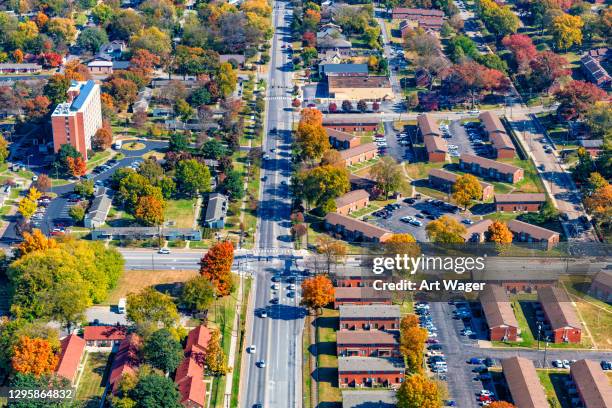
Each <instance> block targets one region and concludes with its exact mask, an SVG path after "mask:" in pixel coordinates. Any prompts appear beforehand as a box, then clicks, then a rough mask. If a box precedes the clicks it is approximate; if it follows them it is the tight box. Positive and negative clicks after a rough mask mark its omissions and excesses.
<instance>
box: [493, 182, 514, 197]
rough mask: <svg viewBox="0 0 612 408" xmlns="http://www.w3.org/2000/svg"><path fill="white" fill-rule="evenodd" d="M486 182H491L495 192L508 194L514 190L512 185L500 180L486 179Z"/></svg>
mask: <svg viewBox="0 0 612 408" xmlns="http://www.w3.org/2000/svg"><path fill="white" fill-rule="evenodd" d="M487 183H490V184H493V188H494V189H495V194H509V193H511V192H512V191H513V190H514V187H512V185H510V184H508V183H502V182H501V181H490V180H489V181H487Z"/></svg>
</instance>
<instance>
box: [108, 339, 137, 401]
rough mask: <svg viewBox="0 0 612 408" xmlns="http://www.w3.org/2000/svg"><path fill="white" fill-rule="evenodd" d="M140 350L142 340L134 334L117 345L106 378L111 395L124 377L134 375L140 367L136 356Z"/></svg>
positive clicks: (117, 388) (117, 389) (116, 390)
mask: <svg viewBox="0 0 612 408" xmlns="http://www.w3.org/2000/svg"><path fill="white" fill-rule="evenodd" d="M141 348H142V339H141V338H140V336H139V335H138V334H136V333H131V334H128V335H127V337H126V338H125V339H123V341H122V342H121V344H120V345H119V349H118V350H117V354H115V359H114V360H113V364H112V365H111V370H110V374H109V376H108V383H109V385H110V388H111V390H112V392H113V394H116V393H117V392H118V391H119V384H120V383H121V379H122V378H123V376H124V375H126V374H128V375H135V374H136V371H137V370H138V366H139V365H140V360H139V357H138V356H139V353H140V349H141Z"/></svg>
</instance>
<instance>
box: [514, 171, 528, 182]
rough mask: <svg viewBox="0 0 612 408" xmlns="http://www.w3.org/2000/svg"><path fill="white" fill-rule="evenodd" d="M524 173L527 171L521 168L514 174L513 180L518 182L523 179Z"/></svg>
mask: <svg viewBox="0 0 612 408" xmlns="http://www.w3.org/2000/svg"><path fill="white" fill-rule="evenodd" d="M524 175H525V171H524V170H523V169H519V170H518V171H517V172H516V173H514V174H513V175H512V182H513V183H518V182H519V181H521V180H522V179H523V177H524Z"/></svg>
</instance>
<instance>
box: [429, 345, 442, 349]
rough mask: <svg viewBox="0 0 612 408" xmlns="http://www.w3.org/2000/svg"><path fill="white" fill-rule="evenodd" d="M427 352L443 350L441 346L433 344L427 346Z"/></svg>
mask: <svg viewBox="0 0 612 408" xmlns="http://www.w3.org/2000/svg"><path fill="white" fill-rule="evenodd" d="M427 350H442V345H441V344H431V345H429V346H427Z"/></svg>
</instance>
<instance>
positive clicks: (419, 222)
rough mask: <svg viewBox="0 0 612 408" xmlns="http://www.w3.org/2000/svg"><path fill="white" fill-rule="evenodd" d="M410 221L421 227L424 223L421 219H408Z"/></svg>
mask: <svg viewBox="0 0 612 408" xmlns="http://www.w3.org/2000/svg"><path fill="white" fill-rule="evenodd" d="M408 223H410V224H412V225H414V226H415V227H420V226H421V225H423V223H422V222H421V221H419V220H415V219H412V220H410V221H408Z"/></svg>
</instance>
